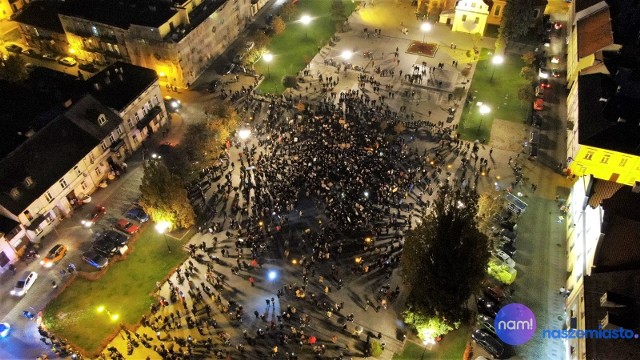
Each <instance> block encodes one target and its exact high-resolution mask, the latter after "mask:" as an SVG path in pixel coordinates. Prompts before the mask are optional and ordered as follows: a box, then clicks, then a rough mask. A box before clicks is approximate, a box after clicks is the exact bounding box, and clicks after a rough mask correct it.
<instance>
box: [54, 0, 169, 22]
mask: <svg viewBox="0 0 640 360" xmlns="http://www.w3.org/2000/svg"><path fill="white" fill-rule="evenodd" d="M177 13H178V12H177V11H176V10H175V9H173V8H172V5H171V2H168V1H161V0H71V1H69V2H66V3H65V5H64V6H63V7H62V8H61V9H60V14H63V15H67V16H74V17H78V18H82V19H86V20H90V21H95V22H98V23H102V24H106V25H111V26H115V27H118V28H121V29H128V28H129V26H130V25H131V24H135V25H141V26H149V27H159V26H160V25H162V24H164V23H165V22H167V21H168V20H169V19H170V18H171V17H173V16H174V15H175V14H177Z"/></svg>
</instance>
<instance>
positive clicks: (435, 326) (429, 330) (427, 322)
mask: <svg viewBox="0 0 640 360" xmlns="http://www.w3.org/2000/svg"><path fill="white" fill-rule="evenodd" d="M402 318H403V320H404V322H405V324H407V325H411V326H413V327H414V328H415V329H416V331H417V332H418V337H419V338H420V339H422V340H423V341H424V340H427V341H428V340H433V339H435V338H437V337H438V336H442V335H444V334H446V333H448V332H449V331H451V330H454V329H457V328H459V327H460V322H455V323H453V324H448V323H446V322H444V321H442V319H440V318H438V317H433V316H427V315H425V314H423V313H421V312H416V311H414V310H413V309H412V308H411V306H410V307H409V308H408V309H407V310H405V311H404V312H403V313H402Z"/></svg>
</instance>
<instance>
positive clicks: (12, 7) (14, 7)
mask: <svg viewBox="0 0 640 360" xmlns="http://www.w3.org/2000/svg"><path fill="white" fill-rule="evenodd" d="M28 3H29V2H28V1H24V0H0V20H7V19H10V18H11V17H12V16H13V15H14V14H17V13H18V12H20V10H22V8H23V7H24V6H25V4H28Z"/></svg>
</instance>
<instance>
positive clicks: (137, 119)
mask: <svg viewBox="0 0 640 360" xmlns="http://www.w3.org/2000/svg"><path fill="white" fill-rule="evenodd" d="M138 121H140V116H138V113H136V124H137V123H138Z"/></svg>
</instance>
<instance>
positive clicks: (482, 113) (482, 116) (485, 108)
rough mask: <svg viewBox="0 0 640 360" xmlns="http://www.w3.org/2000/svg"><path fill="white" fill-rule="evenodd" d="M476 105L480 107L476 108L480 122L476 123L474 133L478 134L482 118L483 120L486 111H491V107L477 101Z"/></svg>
mask: <svg viewBox="0 0 640 360" xmlns="http://www.w3.org/2000/svg"><path fill="white" fill-rule="evenodd" d="M478 106H479V107H480V108H479V109H478V111H479V112H480V123H479V124H478V129H477V130H476V133H477V134H478V136H479V135H480V127H481V126H482V120H484V116H485V115H486V114H488V113H490V112H491V108H490V107H488V106H487V105H485V104H483V103H480V102H479V103H478Z"/></svg>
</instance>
